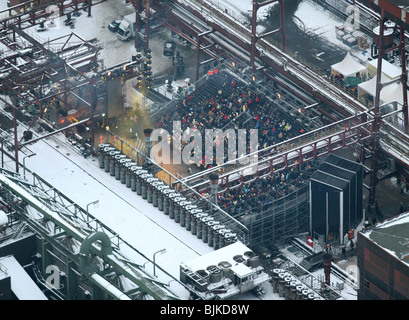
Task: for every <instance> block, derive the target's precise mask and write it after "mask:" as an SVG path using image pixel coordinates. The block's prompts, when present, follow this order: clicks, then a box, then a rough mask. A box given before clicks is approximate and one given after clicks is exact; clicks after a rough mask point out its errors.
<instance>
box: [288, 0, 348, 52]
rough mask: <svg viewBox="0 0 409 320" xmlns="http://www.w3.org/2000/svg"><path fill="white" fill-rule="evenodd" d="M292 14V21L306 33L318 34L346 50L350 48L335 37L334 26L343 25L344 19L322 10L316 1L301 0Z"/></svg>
mask: <svg viewBox="0 0 409 320" xmlns="http://www.w3.org/2000/svg"><path fill="white" fill-rule="evenodd" d="M294 16H295V17H294V18H293V20H294V22H295V23H296V24H297V26H298V27H299V28H300V29H302V30H305V32H306V33H313V34H316V35H319V36H320V37H322V38H325V39H327V40H328V41H330V42H331V43H333V44H335V45H337V46H340V47H342V48H344V49H347V50H349V49H350V47H348V46H347V45H346V44H344V43H343V42H342V41H340V40H338V39H337V38H336V29H335V27H336V26H340V25H343V24H344V23H345V20H343V19H341V18H339V17H338V16H336V15H334V14H332V13H330V12H328V11H327V10H324V9H323V8H322V7H321V6H320V5H318V4H317V3H315V2H313V1H311V0H305V1H303V2H301V3H300V5H299V6H298V8H297V11H296V12H295V14H294Z"/></svg>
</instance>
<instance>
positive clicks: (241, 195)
mask: <svg viewBox="0 0 409 320" xmlns="http://www.w3.org/2000/svg"><path fill="white" fill-rule="evenodd" d="M279 99H280V98H279V97H277V101H270V100H268V99H266V98H265V97H263V96H262V95H261V94H258V93H257V92H256V91H255V90H251V89H250V88H249V86H248V85H247V84H245V83H244V82H241V81H240V80H238V79H237V78H235V77H233V76H232V75H231V74H229V73H227V72H219V73H217V74H213V75H212V76H210V77H209V79H208V81H206V83H205V84H204V85H202V86H200V87H199V88H197V89H196V90H194V91H193V92H188V94H186V95H185V96H184V98H183V99H182V100H181V101H180V103H178V104H177V105H176V107H175V108H174V109H173V110H172V112H171V113H168V114H166V115H163V116H162V117H161V119H160V121H159V122H158V124H157V127H158V128H164V129H166V130H167V131H168V132H172V130H173V122H174V121H180V122H181V125H182V131H184V130H186V129H187V128H190V129H198V130H200V132H201V133H202V134H204V130H205V129H222V130H226V129H228V128H229V129H230V128H233V129H236V130H237V129H247V130H250V129H257V130H258V149H262V148H265V147H267V146H270V145H274V144H276V143H279V142H281V141H284V140H287V139H289V138H292V137H294V136H297V135H299V134H301V133H303V132H304V130H305V129H304V128H303V127H301V125H300V124H299V123H297V122H296V121H295V119H294V118H293V117H292V116H290V115H288V114H285V113H284V112H282V111H281V109H280V108H279V107H278V103H279ZM186 143H188V142H186ZM227 145H228V144H227V143H225V144H224V146H225V149H226V152H225V155H226V160H227ZM247 146H248V147H249V144H247ZM203 147H204V146H203ZM203 154H205V152H204V151H203ZM215 158H216V157H215V155H214V159H213V160H214V161H213V164H211V165H206V164H205V159H203V161H202V164H201V165H202V167H203V168H209V167H211V166H213V165H217V163H215V160H216V159H215ZM312 169H313V168H311V165H309V164H307V165H303V166H300V167H293V168H292V169H289V170H287V171H285V172H281V173H276V174H274V173H273V174H271V175H270V176H268V177H266V178H264V179H259V180H257V181H254V182H250V183H247V184H245V185H244V186H240V187H238V188H235V189H233V190H230V191H228V192H225V193H224V194H219V205H220V206H222V207H223V208H225V209H226V210H227V211H228V212H230V213H240V212H243V211H244V210H247V209H249V208H250V209H251V208H253V209H255V208H263V205H264V206H265V205H267V204H268V203H270V202H271V200H272V199H276V198H279V197H282V196H285V195H287V194H289V193H291V192H293V191H294V190H296V189H297V188H298V187H299V186H300V184H302V183H304V182H305V179H304V177H306V176H307V173H308V172H309V170H310V171H311V170H312ZM303 175H304V177H303ZM260 210H261V209H260Z"/></svg>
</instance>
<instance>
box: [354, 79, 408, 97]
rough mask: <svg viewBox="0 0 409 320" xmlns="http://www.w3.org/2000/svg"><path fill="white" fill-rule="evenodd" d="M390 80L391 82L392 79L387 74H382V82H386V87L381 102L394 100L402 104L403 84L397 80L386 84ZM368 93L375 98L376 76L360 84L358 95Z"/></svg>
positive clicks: (383, 89)
mask: <svg viewBox="0 0 409 320" xmlns="http://www.w3.org/2000/svg"><path fill="white" fill-rule="evenodd" d="M388 82H390V79H389V78H388V77H387V76H386V75H384V74H382V76H381V83H382V84H384V87H383V88H382V90H381V96H380V104H385V103H389V102H392V101H394V100H395V101H397V102H398V103H400V104H403V91H402V84H401V83H398V82H395V83H391V84H389V85H386V84H387V83H388ZM366 95H369V96H370V97H371V98H372V99H373V100H375V95H376V77H373V78H372V79H370V80H368V81H365V82H362V83H360V84H358V97H365V96H366Z"/></svg>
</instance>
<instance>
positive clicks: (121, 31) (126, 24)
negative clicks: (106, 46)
mask: <svg viewBox="0 0 409 320" xmlns="http://www.w3.org/2000/svg"><path fill="white" fill-rule="evenodd" d="M135 25H136V14H135V13H131V14H128V15H127V16H125V17H124V18H123V20H122V21H121V23H120V24H119V27H118V31H117V32H116V36H117V38H118V39H119V40H122V41H129V40H131V39H133V38H134V37H135V33H136V28H135Z"/></svg>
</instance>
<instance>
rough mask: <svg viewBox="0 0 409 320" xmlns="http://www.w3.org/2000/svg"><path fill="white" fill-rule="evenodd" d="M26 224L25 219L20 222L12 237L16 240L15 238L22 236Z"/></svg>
mask: <svg viewBox="0 0 409 320" xmlns="http://www.w3.org/2000/svg"><path fill="white" fill-rule="evenodd" d="M26 226H27V222H25V221H22V222H20V224H19V225H18V227H17V229H16V231H14V233H13V235H12V236H11V239H13V240H15V239H18V238H20V236H21V235H22V234H23V232H24V229H25V228H26Z"/></svg>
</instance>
